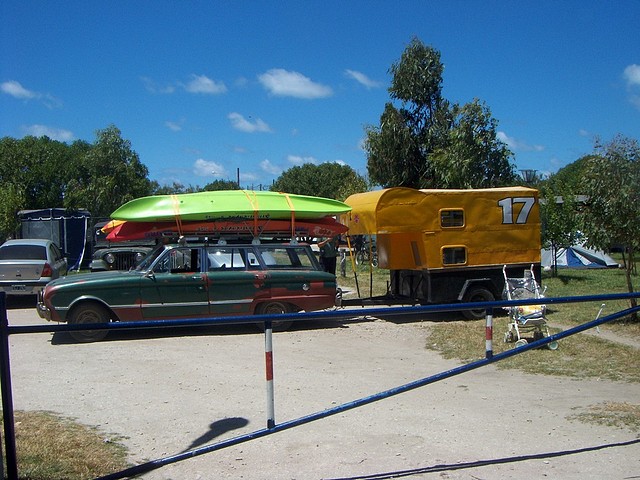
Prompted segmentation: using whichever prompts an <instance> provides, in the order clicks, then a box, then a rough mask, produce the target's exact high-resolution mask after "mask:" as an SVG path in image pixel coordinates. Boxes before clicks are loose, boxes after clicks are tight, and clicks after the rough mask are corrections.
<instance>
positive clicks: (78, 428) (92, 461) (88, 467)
mask: <svg viewBox="0 0 640 480" xmlns="http://www.w3.org/2000/svg"><path fill="white" fill-rule="evenodd" d="M15 430H16V452H17V456H18V472H19V474H20V478H21V479H23V480H26V479H28V480H63V479H64V480H67V479H78V480H84V479H90V478H96V477H98V476H102V475H107V474H109V473H113V472H117V471H119V470H122V469H124V468H126V467H127V463H126V451H125V448H124V447H123V446H121V445H119V444H118V443H117V442H116V441H114V439H112V438H108V437H105V436H104V435H103V434H100V433H99V432H98V431H97V430H96V429H93V428H89V427H85V426H84V425H80V424H78V423H76V422H74V421H73V420H70V419H67V418H61V417H58V416H56V415H54V414H51V413H48V412H22V411H17V412H15ZM116 440H117V439H116Z"/></svg>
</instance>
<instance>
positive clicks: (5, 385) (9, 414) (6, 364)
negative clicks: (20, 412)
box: [0, 292, 18, 480]
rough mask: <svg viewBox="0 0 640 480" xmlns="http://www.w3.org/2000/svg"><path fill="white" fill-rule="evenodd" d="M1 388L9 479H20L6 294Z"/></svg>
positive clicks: (0, 304) (2, 299) (0, 310)
mask: <svg viewBox="0 0 640 480" xmlns="http://www.w3.org/2000/svg"><path fill="white" fill-rule="evenodd" d="M0 388H2V419H3V420H4V448H5V454H6V458H7V478H9V479H10V480H11V479H17V478H18V457H17V455H16V431H15V423H14V417H13V394H12V392H11V368H10V360H9V319H8V318H7V303H6V294H5V293H4V292H0Z"/></svg>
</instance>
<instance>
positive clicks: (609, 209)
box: [582, 135, 640, 320]
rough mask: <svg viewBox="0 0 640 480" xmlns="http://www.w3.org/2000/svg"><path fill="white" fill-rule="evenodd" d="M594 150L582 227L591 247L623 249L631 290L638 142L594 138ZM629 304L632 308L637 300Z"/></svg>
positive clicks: (639, 235) (637, 244)
mask: <svg viewBox="0 0 640 480" xmlns="http://www.w3.org/2000/svg"><path fill="white" fill-rule="evenodd" d="M595 150H596V155H594V156H592V157H590V158H589V161H588V164H587V166H586V168H585V178H584V183H583V185H584V193H585V195H587V200H586V205H585V208H584V211H583V216H582V218H583V229H584V232H585V234H586V236H587V243H588V244H589V245H591V246H594V247H597V248H601V249H604V250H608V249H610V248H611V247H613V246H620V247H622V248H623V252H624V255H625V273H626V279H627V287H628V290H629V292H633V291H634V288H633V282H632V273H633V271H634V267H635V256H636V252H637V251H638V248H640V222H638V219H639V218H640V144H638V141H637V140H635V139H631V138H628V137H624V136H622V135H617V136H616V137H615V138H614V139H613V140H611V141H610V142H608V143H601V142H600V141H596V145H595ZM631 304H632V306H634V307H635V306H636V300H635V299H632V301H631ZM634 318H635V319H636V320H637V318H638V317H637V315H634Z"/></svg>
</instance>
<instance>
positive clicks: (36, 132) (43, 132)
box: [22, 125, 73, 142]
mask: <svg viewBox="0 0 640 480" xmlns="http://www.w3.org/2000/svg"><path fill="white" fill-rule="evenodd" d="M22 131H23V132H24V134H25V135H33V136H34V137H49V138H50V139H52V140H58V141H60V142H70V141H71V140H73V132H71V131H69V130H64V129H62V128H54V127H48V126H46V125H29V126H24V127H22Z"/></svg>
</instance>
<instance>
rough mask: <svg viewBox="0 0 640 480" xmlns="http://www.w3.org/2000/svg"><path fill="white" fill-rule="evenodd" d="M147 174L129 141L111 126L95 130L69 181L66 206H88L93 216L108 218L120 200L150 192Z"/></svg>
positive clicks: (130, 198)
mask: <svg viewBox="0 0 640 480" xmlns="http://www.w3.org/2000/svg"><path fill="white" fill-rule="evenodd" d="M147 175H148V169H147V167H146V166H145V165H144V164H143V163H142V162H140V158H139V157H138V154H137V153H136V152H135V151H134V150H133V149H132V148H131V142H130V141H129V140H125V139H124V138H122V134H121V132H120V130H119V129H118V128H117V127H115V126H114V125H111V126H109V127H107V128H105V129H104V130H98V131H97V132H96V141H95V142H94V143H93V145H92V146H91V149H89V150H88V151H87V152H86V153H85V155H84V156H83V158H82V161H81V163H80V167H79V169H78V172H77V174H76V177H75V178H74V179H73V180H71V181H69V184H68V189H67V194H66V196H65V206H66V207H69V208H89V209H90V210H91V213H92V214H93V215H94V216H95V217H108V216H109V215H110V214H111V212H113V211H114V210H115V209H116V208H118V207H119V206H120V205H122V204H123V203H125V202H127V201H129V200H133V199H134V198H137V197H142V196H145V195H149V194H150V193H151V191H152V183H151V182H150V181H149V179H148V178H147Z"/></svg>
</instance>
